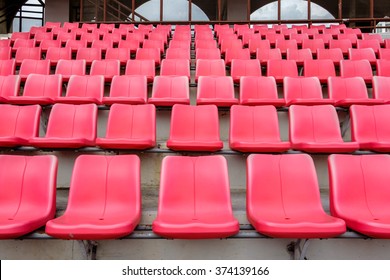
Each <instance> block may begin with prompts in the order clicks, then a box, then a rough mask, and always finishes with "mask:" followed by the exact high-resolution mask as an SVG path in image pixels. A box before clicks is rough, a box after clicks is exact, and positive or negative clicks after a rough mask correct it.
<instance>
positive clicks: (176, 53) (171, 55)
mask: <svg viewBox="0 0 390 280" xmlns="http://www.w3.org/2000/svg"><path fill="white" fill-rule="evenodd" d="M165 59H187V60H190V59H191V53H190V49H187V48H172V47H169V48H168V49H167V51H166V54H165Z"/></svg>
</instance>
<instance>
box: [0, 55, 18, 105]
mask: <svg viewBox="0 0 390 280" xmlns="http://www.w3.org/2000/svg"><path fill="white" fill-rule="evenodd" d="M0 63H1V60H0ZM20 81H21V79H20V76H19V75H8V76H1V75H0V102H1V103H8V99H9V98H12V97H16V96H17V95H18V94H19V90H20Z"/></svg>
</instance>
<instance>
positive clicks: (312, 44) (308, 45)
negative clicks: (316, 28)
mask: <svg viewBox="0 0 390 280" xmlns="http://www.w3.org/2000/svg"><path fill="white" fill-rule="evenodd" d="M302 49H310V50H311V52H312V53H313V54H314V55H316V54H317V50H318V49H325V43H324V40H322V39H304V40H303V41H302Z"/></svg>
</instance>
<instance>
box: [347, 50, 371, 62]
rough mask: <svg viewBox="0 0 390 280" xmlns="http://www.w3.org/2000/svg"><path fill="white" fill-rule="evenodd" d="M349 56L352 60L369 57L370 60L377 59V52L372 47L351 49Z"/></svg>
mask: <svg viewBox="0 0 390 280" xmlns="http://www.w3.org/2000/svg"><path fill="white" fill-rule="evenodd" d="M348 56H349V59H350V60H361V59H367V60H368V61H370V62H371V61H376V56H375V52H374V50H373V49H372V48H360V49H349V51H348Z"/></svg>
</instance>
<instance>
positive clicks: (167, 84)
mask: <svg viewBox="0 0 390 280" xmlns="http://www.w3.org/2000/svg"><path fill="white" fill-rule="evenodd" d="M148 103H150V104H154V105H156V106H173V105H174V104H190V89H189V81H188V78H187V77H185V76H156V77H155V78H154V81H153V89H152V96H151V97H150V98H149V100H148Z"/></svg>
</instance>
